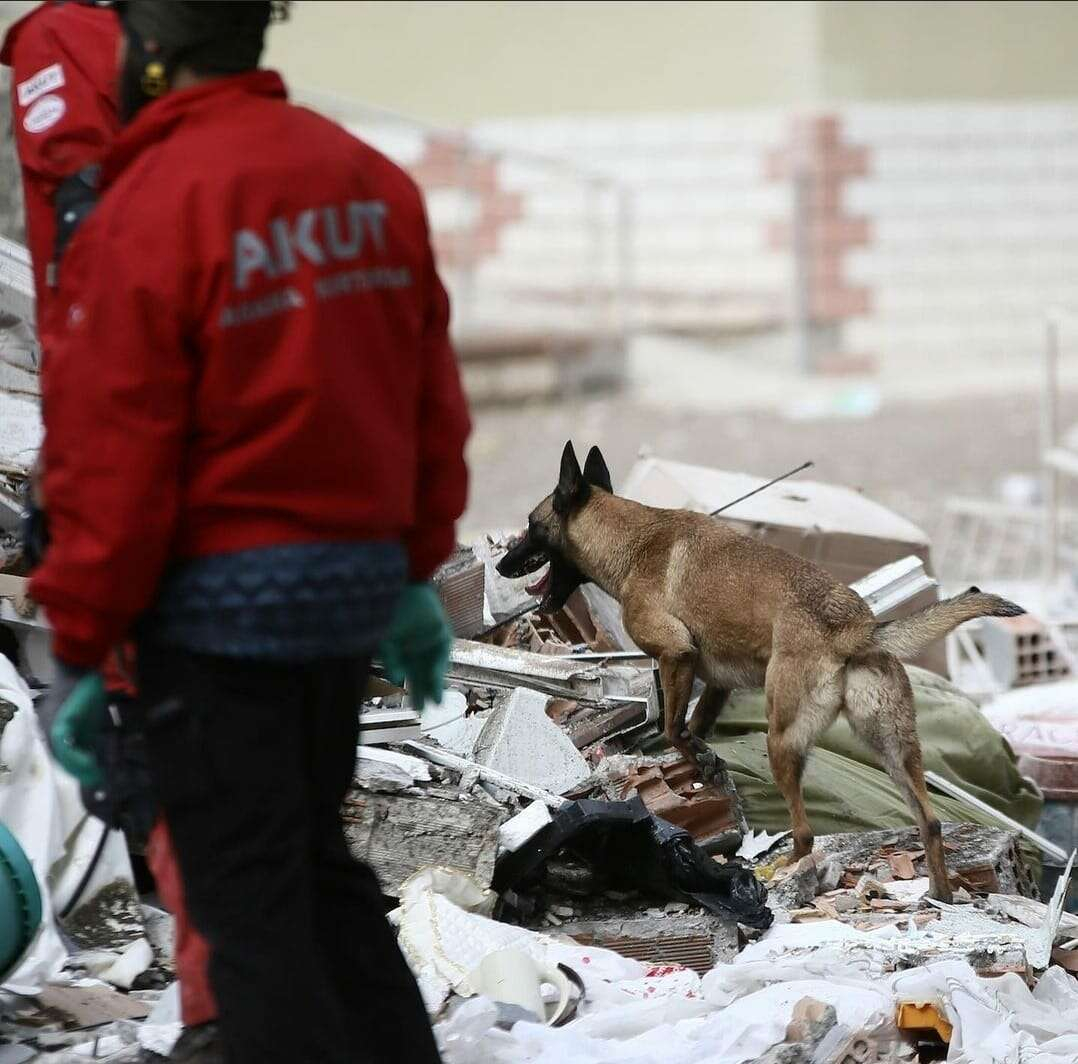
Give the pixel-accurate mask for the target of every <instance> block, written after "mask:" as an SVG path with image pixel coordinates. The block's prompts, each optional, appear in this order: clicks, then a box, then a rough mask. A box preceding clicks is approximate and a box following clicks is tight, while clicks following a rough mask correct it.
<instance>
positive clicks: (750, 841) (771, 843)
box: [737, 829, 790, 861]
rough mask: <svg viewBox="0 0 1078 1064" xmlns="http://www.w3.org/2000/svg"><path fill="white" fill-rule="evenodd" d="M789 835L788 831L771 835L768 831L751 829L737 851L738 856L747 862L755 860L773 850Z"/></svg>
mask: <svg viewBox="0 0 1078 1064" xmlns="http://www.w3.org/2000/svg"><path fill="white" fill-rule="evenodd" d="M789 834H790V832H788V831H776V832H775V833H774V834H771V833H769V832H767V831H754V830H752V829H750V830H749V832H748V834H747V835H746V836H745V838H744V839H743V840H742V842H741V846H740V848H739V849H738V851H737V856H738V857H744V858H745V859H746V860H747V861H752V860H755V859H756V858H757V857H760V856H761V855H762V854H765V853H768V852H769V851H771V850H773V849H774V848H775V847H776V846H777V845H778V844H779V843H780V842H782V840H783V839H784V838H786V837H787V835H789Z"/></svg>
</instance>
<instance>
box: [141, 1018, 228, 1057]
mask: <svg viewBox="0 0 1078 1064" xmlns="http://www.w3.org/2000/svg"><path fill="white" fill-rule="evenodd" d="M164 1061H176V1062H182V1064H225V1051H224V1047H223V1046H222V1045H221V1041H220V1039H219V1038H218V1036H217V1024H216V1023H204V1024H201V1025H200V1026H198V1027H185V1028H184V1029H183V1034H181V1035H180V1037H179V1039H177V1041H176V1044H175V1045H174V1046H173V1047H172V1052H171V1053H169V1055H168V1056H167V1057H162V1056H161V1055H160V1054H158V1053H151V1052H150V1051H149V1050H146V1051H145V1052H144V1053H143V1054H142V1056H141V1057H140V1058H139V1064H162V1062H164Z"/></svg>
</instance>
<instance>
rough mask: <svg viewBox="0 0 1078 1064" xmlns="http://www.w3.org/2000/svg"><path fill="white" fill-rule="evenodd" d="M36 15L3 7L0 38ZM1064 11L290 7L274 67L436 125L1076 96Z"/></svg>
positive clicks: (912, 2)
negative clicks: (25, 16)
mask: <svg viewBox="0 0 1078 1064" xmlns="http://www.w3.org/2000/svg"><path fill="white" fill-rule="evenodd" d="M30 6H32V5H31V4H27V3H22V2H19V0H0V28H2V27H3V25H4V24H5V23H6V22H7V21H8V20H9V19H10V18H11V17H13V16H15V15H16V14H18V13H20V12H21V11H23V10H26V9H27V8H28V7H30ZM1076 56H1078V3H1075V2H1070V0H957V2H956V0H931V2H921V0H830V2H828V0H820V2H812V0H755V2H753V0H700V2H677V0H671V2H667V3H659V2H644V0H636V2H625V0H605V2H592V0H579V2H552V0H530V2H529V0H381V2H373V0H332V2H325V0H297V2H296V3H295V4H294V5H293V8H292V18H291V21H290V22H289V23H287V24H285V25H283V26H277V27H274V28H273V29H272V30H271V44H270V49H269V56H268V61H269V63H271V64H272V65H277V66H279V67H280V68H282V69H283V70H284V71H285V73H286V74H287V75H288V77H289V78H290V79H291V80H292V82H293V83H294V84H296V85H297V86H304V87H307V88H311V89H323V90H328V91H330V92H336V93H339V94H342V95H346V96H350V97H353V98H356V99H357V100H362V101H365V102H367V103H371V104H375V105H379V106H382V107H386V108H389V109H391V110H394V111H399V112H403V113H405V114H410V115H414V116H416V117H418V118H425V119H429V120H432V121H436V122H443V123H450V124H460V123H465V122H469V121H471V120H473V119H476V118H488V117H500V116H515V115H551V114H555V115H556V114H579V113H582V112H583V113H586V112H590V111H595V112H606V113H612V112H623V113H632V112H641V111H680V112H684V111H705V110H714V109H719V108H724V107H741V106H753V105H768V104H779V105H791V104H792V105H801V106H804V105H809V106H811V105H813V104H816V103H819V102H826V101H829V100H843V101H844V100H852V99H865V100H917V99H934V100H936V99H938V100H977V99H1017V98H1026V99H1028V98H1041V99H1051V98H1056V97H1073V96H1078V59H1076Z"/></svg>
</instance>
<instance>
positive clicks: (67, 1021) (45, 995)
mask: <svg viewBox="0 0 1078 1064" xmlns="http://www.w3.org/2000/svg"><path fill="white" fill-rule="evenodd" d="M37 1001H38V1004H39V1005H40V1006H41V1007H42V1009H46V1010H50V1011H55V1012H58V1013H60V1014H61V1016H62V1017H63V1019H62V1022H63V1025H64V1026H65V1027H66V1028H68V1029H70V1030H80V1031H81V1030H83V1029H84V1028H87V1027H100V1026H102V1024H106V1023H112V1022H113V1021H114V1020H141V1019H145V1017H147V1016H148V1015H149V1014H150V1010H149V1007H148V1006H147V1005H145V1004H143V1002H141V1001H136V1000H135V999H134V998H130V997H128V996H127V995H126V994H120V993H118V992H117V991H115V990H113V989H111V988H110V987H107V986H89V987H80V986H47V987H45V989H44V990H42V991H41V993H40V994H38V995H37Z"/></svg>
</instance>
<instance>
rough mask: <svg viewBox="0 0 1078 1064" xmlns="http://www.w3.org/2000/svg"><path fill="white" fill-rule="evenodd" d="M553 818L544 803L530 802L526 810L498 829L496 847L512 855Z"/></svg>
mask: <svg viewBox="0 0 1078 1064" xmlns="http://www.w3.org/2000/svg"><path fill="white" fill-rule="evenodd" d="M553 819H554V818H553V817H552V816H551V815H550V807H549V806H548V805H547V804H546V803H545V802H539V801H535V802H532V803H531V805H529V806H528V807H527V808H526V809H524V810H522V811H521V812H519V813H517V815H516V816H514V817H511V818H510V819H509V820H507V821H506V822H505V823H504V824H502V826H501V827H500V828H498V845H499V846H500V847H501V848H502V849H503V850H505V851H507V852H509V853H513V852H514V851H516V850H519V849H520V847H521V846H523V845H524V844H525V843H526V842H527V841H528V840H529V839H531V838H534V837H535V836H536V835H537V834H538V833H539V832H540V831H542V830H543V828H545V827H546V826H547V824H549V823H550V822H551V821H552V820H553Z"/></svg>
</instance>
